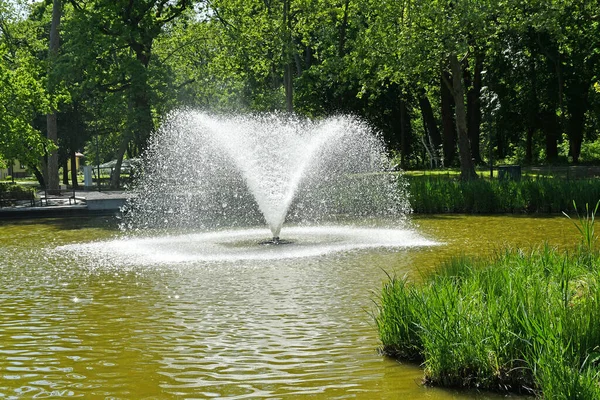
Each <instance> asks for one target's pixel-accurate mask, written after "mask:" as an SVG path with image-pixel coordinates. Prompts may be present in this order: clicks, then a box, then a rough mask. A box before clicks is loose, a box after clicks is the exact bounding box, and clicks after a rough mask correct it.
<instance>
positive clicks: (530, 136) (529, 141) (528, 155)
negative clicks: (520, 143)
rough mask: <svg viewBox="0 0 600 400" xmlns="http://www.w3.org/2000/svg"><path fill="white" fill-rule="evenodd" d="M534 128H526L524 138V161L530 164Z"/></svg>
mask: <svg viewBox="0 0 600 400" xmlns="http://www.w3.org/2000/svg"><path fill="white" fill-rule="evenodd" d="M534 132H535V129H534V127H533V126H529V127H528V128H527V138H526V139H525V162H526V163H527V164H530V163H531V162H532V161H533V134H534Z"/></svg>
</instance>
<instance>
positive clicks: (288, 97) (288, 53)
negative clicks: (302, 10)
mask: <svg viewBox="0 0 600 400" xmlns="http://www.w3.org/2000/svg"><path fill="white" fill-rule="evenodd" d="M290 1H291V0H284V1H283V26H284V29H285V31H284V35H285V38H284V42H283V46H284V48H283V58H284V60H283V61H284V69H283V86H284V89H285V107H286V109H287V111H288V112H289V113H291V112H294V87H293V79H292V63H293V62H294V57H293V49H292V46H293V41H292V37H291V36H292V33H291V32H292V29H291V21H290V18H289V14H290Z"/></svg>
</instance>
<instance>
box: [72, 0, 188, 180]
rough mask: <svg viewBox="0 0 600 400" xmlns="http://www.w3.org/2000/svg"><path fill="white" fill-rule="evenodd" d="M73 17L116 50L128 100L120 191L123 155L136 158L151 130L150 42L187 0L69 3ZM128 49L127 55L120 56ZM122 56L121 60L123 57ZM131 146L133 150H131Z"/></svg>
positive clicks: (80, 0) (120, 152)
mask: <svg viewBox="0 0 600 400" xmlns="http://www.w3.org/2000/svg"><path fill="white" fill-rule="evenodd" d="M70 3H71V4H72V5H73V7H74V9H75V11H76V12H75V17H76V18H80V19H81V20H83V21H85V23H87V24H88V27H92V28H93V29H96V30H97V31H98V32H100V33H101V34H103V35H105V36H107V37H109V38H111V40H112V42H113V43H114V46H115V47H116V48H117V49H119V57H123V58H122V59H121V60H119V62H120V64H121V65H120V68H119V69H120V72H121V74H122V81H121V82H120V83H119V84H120V86H121V88H122V89H123V91H124V93H125V95H126V100H127V114H126V115H127V117H128V118H127V123H126V126H125V128H124V132H123V134H122V141H121V144H120V146H119V148H118V150H117V152H116V159H117V164H116V167H115V171H116V173H115V174H113V177H112V181H111V185H112V186H115V187H117V186H119V181H120V168H121V163H122V161H123V157H124V155H125V153H126V152H127V151H128V149H129V150H131V152H132V153H133V155H138V154H139V153H140V152H141V151H142V150H143V149H144V148H145V146H146V141H147V139H148V137H149V135H150V133H151V132H152V130H153V129H154V115H153V104H152V87H151V77H150V65H151V61H152V58H153V57H152V55H153V51H152V48H153V44H154V41H155V40H156V39H157V38H158V37H159V36H160V35H161V34H162V32H163V29H164V28H165V27H166V26H167V25H168V24H170V23H171V22H172V21H174V20H175V19H177V18H178V17H179V16H181V15H182V14H183V13H184V12H185V10H186V9H187V8H188V7H190V6H191V4H192V2H191V0H177V1H163V0H145V1H136V2H132V1H126V0H119V1H113V0H94V1H83V0H70ZM125 49H127V50H128V51H129V53H130V54H131V57H127V55H128V53H127V52H123V50H125ZM124 56H125V57H124ZM130 144H132V145H133V147H130Z"/></svg>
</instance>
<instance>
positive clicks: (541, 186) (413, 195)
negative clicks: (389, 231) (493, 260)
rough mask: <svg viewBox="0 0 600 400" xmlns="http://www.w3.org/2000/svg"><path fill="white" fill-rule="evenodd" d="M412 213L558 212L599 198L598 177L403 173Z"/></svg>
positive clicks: (590, 202) (599, 182)
mask: <svg viewBox="0 0 600 400" xmlns="http://www.w3.org/2000/svg"><path fill="white" fill-rule="evenodd" d="M407 180H408V182H409V197H410V204H411V207H412V209H413V210H414V212H416V213H467V214H471V213H473V214H478V213H481V214H493V213H561V212H563V211H565V210H568V209H571V207H572V205H573V200H575V201H576V203H577V204H586V203H589V204H595V203H596V202H597V201H598V199H600V180H599V179H582V180H565V179H555V178H536V179H522V180H520V181H513V180H498V179H492V180H490V179H478V180H475V181H467V182H464V181H460V180H458V179H454V178H449V177H444V176H435V175H430V176H407Z"/></svg>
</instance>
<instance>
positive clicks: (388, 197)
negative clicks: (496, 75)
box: [126, 111, 409, 243]
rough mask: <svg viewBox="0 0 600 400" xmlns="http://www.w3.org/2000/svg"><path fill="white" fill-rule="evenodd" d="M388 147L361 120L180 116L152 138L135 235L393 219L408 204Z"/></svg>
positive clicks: (134, 217)
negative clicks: (139, 230) (154, 231)
mask: <svg viewBox="0 0 600 400" xmlns="http://www.w3.org/2000/svg"><path fill="white" fill-rule="evenodd" d="M388 168H389V160H388V159H387V157H386V156H385V153H384V147H383V144H382V141H381V139H380V138H379V137H378V136H377V135H375V134H374V133H373V131H372V129H371V128H370V127H369V126H368V125H367V124H365V123H364V122H362V121H360V120H358V119H357V118H353V117H345V116H340V117H333V118H328V119H325V120H322V121H310V120H307V119H301V118H300V117H297V116H290V115H284V114H277V113H275V114H263V115H252V116H248V115H246V116H231V117H222V116H214V115H210V114H207V113H204V112H197V111H185V112H182V111H181V112H176V113H174V114H172V115H171V116H170V117H169V118H167V121H166V122H165V123H164V124H163V126H162V128H161V129H160V130H159V131H158V133H157V134H156V135H154V137H153V140H152V143H151V145H150V147H149V150H148V152H147V153H146V157H145V163H144V176H143V179H141V180H140V181H139V184H138V185H137V187H136V189H135V190H134V196H133V199H134V200H133V201H131V202H130V204H129V207H128V208H129V212H128V214H127V218H126V226H127V227H128V228H133V229H136V228H160V227H168V228H169V229H174V228H186V229H188V228H200V229H220V228H227V227H240V226H246V227H247V226H256V225H260V224H265V223H266V225H267V226H268V227H269V229H270V231H271V236H272V238H273V239H272V240H270V241H269V242H270V243H278V242H279V243H282V241H281V240H280V239H279V236H280V233H281V230H282V227H283V224H284V222H286V221H290V222H292V223H298V224H302V225H307V224H315V223H322V222H323V221H324V220H332V219H338V220H339V219H340V218H346V219H348V218H350V219H352V220H353V222H356V221H357V220H358V219H377V218H378V219H381V218H386V219H392V220H394V224H395V226H396V227H397V224H398V223H399V221H401V220H403V219H404V216H405V215H406V213H407V211H408V210H409V205H408V202H407V200H406V196H405V193H404V186H402V184H401V183H400V182H399V181H398V176H397V175H393V174H387V173H384V171H385V170H386V169H388Z"/></svg>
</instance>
